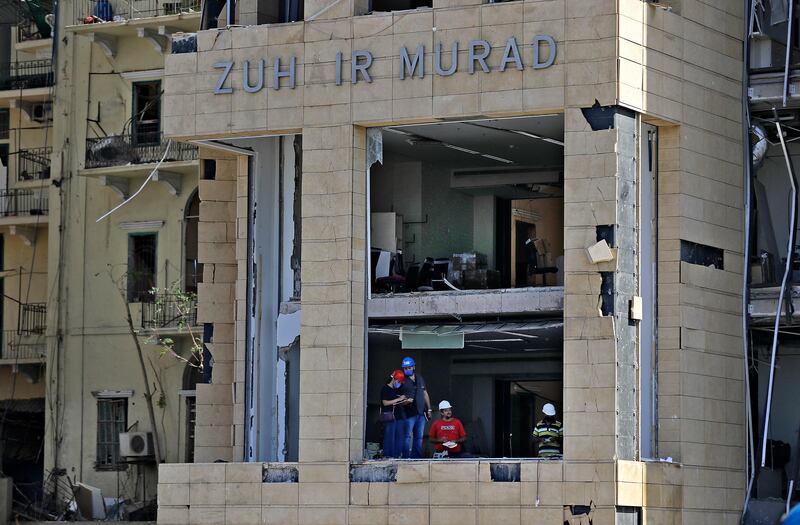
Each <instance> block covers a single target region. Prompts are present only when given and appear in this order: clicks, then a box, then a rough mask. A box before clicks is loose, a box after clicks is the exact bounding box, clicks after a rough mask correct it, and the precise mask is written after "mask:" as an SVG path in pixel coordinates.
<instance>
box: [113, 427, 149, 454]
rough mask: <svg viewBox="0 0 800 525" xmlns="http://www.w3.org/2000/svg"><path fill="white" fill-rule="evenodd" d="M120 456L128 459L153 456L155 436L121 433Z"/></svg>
mask: <svg viewBox="0 0 800 525" xmlns="http://www.w3.org/2000/svg"><path fill="white" fill-rule="evenodd" d="M119 455H120V456H122V457H126V458H146V457H150V456H153V434H151V433H150V432H120V434H119Z"/></svg>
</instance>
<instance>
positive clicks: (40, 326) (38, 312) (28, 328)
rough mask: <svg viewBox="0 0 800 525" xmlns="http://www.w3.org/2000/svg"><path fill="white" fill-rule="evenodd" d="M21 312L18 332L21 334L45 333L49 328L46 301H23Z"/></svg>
mask: <svg viewBox="0 0 800 525" xmlns="http://www.w3.org/2000/svg"><path fill="white" fill-rule="evenodd" d="M19 312H20V317H19V329H18V332H19V333H20V334H21V335H35V334H44V331H45V329H46V328H47V304H46V303H22V304H21V305H19Z"/></svg>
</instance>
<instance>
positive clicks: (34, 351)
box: [0, 330, 47, 359]
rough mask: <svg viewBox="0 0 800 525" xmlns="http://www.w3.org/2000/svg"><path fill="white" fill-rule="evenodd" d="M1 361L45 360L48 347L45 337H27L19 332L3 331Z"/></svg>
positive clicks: (0, 347)
mask: <svg viewBox="0 0 800 525" xmlns="http://www.w3.org/2000/svg"><path fill="white" fill-rule="evenodd" d="M1 337H2V341H0V359H44V357H45V355H46V352H47V345H46V344H45V341H44V337H43V336H41V335H38V336H26V335H21V334H20V333H18V331H17V330H3V331H2V336H1Z"/></svg>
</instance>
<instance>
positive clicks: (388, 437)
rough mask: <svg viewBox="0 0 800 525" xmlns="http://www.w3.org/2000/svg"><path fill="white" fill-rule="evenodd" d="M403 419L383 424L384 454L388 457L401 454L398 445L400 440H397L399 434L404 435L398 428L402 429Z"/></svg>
mask: <svg viewBox="0 0 800 525" xmlns="http://www.w3.org/2000/svg"><path fill="white" fill-rule="evenodd" d="M402 428H403V421H402V420H401V421H387V422H386V423H384V424H383V456H384V457H386V458H396V457H398V456H399V454H398V452H399V451H400V450H399V447H398V445H399V444H400V442H399V441H398V440H397V438H398V436H399V435H402V434H401V433H400V432H398V430H402Z"/></svg>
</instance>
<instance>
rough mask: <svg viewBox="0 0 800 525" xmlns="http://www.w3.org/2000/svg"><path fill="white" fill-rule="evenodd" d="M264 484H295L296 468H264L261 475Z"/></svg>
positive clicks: (297, 477)
mask: <svg viewBox="0 0 800 525" xmlns="http://www.w3.org/2000/svg"><path fill="white" fill-rule="evenodd" d="M262 479H263V481H264V483H297V480H298V479H299V475H298V472H297V467H275V466H265V467H264V472H263V475H262Z"/></svg>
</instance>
